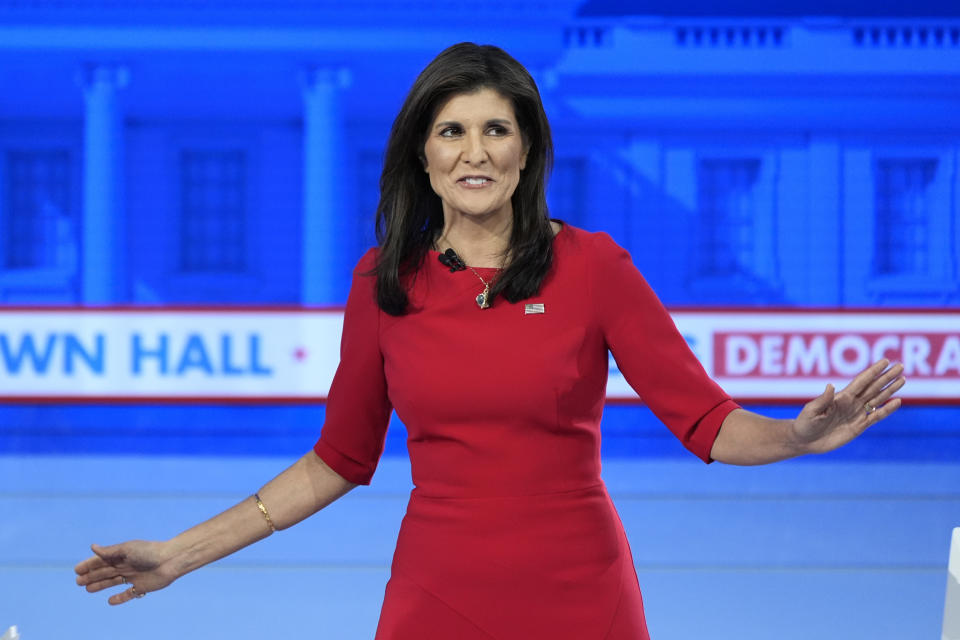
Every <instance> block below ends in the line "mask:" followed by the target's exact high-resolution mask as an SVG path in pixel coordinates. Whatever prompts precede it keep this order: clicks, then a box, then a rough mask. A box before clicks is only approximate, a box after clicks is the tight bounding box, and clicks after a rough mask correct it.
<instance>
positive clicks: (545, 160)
mask: <svg viewBox="0 0 960 640" xmlns="http://www.w3.org/2000/svg"><path fill="white" fill-rule="evenodd" d="M483 88H489V89H494V90H496V91H497V92H499V93H500V94H502V95H503V96H504V97H506V98H508V99H509V100H510V101H511V102H512V103H513V110H514V113H515V115H516V118H517V126H518V127H519V128H520V132H521V134H522V136H523V140H524V142H525V143H526V144H527V145H528V148H529V149H528V152H527V162H526V167H525V168H524V169H523V170H522V171H521V172H520V182H519V183H518V184H517V188H516V190H515V191H514V193H513V197H512V198H511V203H512V204H513V230H512V232H511V235H510V243H509V245H508V247H507V255H508V256H509V258H510V261H509V263H508V264H507V266H506V268H505V269H504V271H503V272H502V273H501V274H500V277H499V278H497V280H496V283H495V284H494V286H493V287H492V289H491V292H490V293H491V298H496V297H497V296H498V295H500V294H503V297H504V298H506V299H507V300H509V301H510V302H517V301H519V300H523V299H525V298H529V297H530V296H533V295H535V294H536V293H537V291H539V289H540V285H541V284H542V283H543V279H544V278H545V277H546V275H547V271H549V269H550V263H551V261H552V260H553V243H552V240H553V230H552V229H551V227H550V219H549V217H548V213H547V200H546V194H545V182H546V176H547V175H548V174H549V172H550V168H551V166H552V164H553V142H552V141H551V138H550V124H549V123H548V122H547V115H546V113H544V110H543V103H542V102H541V101H540V92H539V91H537V85H536V83H535V82H534V81H533V78H532V77H531V76H530V74H529V73H528V72H527V70H526V69H524V68H523V65H521V64H520V63H519V62H517V61H516V60H514V59H513V58H512V57H511V56H510V55H509V54H507V53H506V52H505V51H503V50H502V49H500V48H498V47H494V46H491V45H476V44H473V43H472V42H462V43H460V44H455V45H453V46H452V47H449V48H448V49H445V50H444V51H443V52H441V53H440V55H438V56H437V57H436V58H434V59H433V61H432V62H430V64H428V65H427V67H426V68H425V69H424V70H423V71H422V72H421V73H420V75H419V76H418V77H417V79H416V81H415V82H414V83H413V87H412V88H411V89H410V93H408V94H407V98H406V100H405V101H404V103H403V107H402V108H401V109H400V113H399V114H398V115H397V118H396V120H394V122H393V128H392V129H391V131H390V139H389V141H388V142H387V149H386V153H385V154H384V160H383V173H382V174H381V176H380V203H379V204H378V205H377V241H378V243H379V245H380V251H379V257H378V260H377V266H376V268H375V270H374V272H375V273H376V276H377V303H378V304H379V305H380V308H381V309H383V310H384V311H386V312H387V313H389V314H390V315H395V316H399V315H403V314H404V313H406V311H407V306H408V303H409V299H408V297H407V287H408V286H410V284H411V283H412V280H413V279H414V278H415V277H416V272H417V270H418V269H420V267H421V266H422V264H423V261H424V259H425V258H426V256H427V252H428V251H429V249H430V247H431V246H432V245H433V241H434V238H435V236H436V234H437V233H438V232H439V231H440V230H441V229H442V228H443V207H442V204H441V201H440V197H439V196H437V194H436V193H434V191H433V189H432V188H431V186H430V178H429V176H428V175H427V174H426V173H425V172H424V170H423V160H422V158H423V155H424V144H425V143H426V138H427V132H428V130H429V128H430V125H431V124H432V123H433V119H434V118H435V117H436V114H437V112H438V110H439V109H440V108H441V107H442V105H443V104H445V103H446V101H447V100H449V99H450V98H452V97H453V96H454V95H457V94H462V93H472V92H474V91H477V90H479V89H483Z"/></svg>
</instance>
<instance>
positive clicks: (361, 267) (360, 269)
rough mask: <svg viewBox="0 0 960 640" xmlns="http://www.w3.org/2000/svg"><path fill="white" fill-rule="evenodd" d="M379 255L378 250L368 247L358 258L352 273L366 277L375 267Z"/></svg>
mask: <svg viewBox="0 0 960 640" xmlns="http://www.w3.org/2000/svg"><path fill="white" fill-rule="evenodd" d="M379 255H380V249H379V248H378V247H370V248H369V249H367V250H366V252H364V254H363V255H362V256H360V260H358V261H357V264H356V266H355V267H354V268H353V272H354V273H357V274H361V275H367V274H369V273H370V272H371V271H373V270H374V269H376V267H377V256H379Z"/></svg>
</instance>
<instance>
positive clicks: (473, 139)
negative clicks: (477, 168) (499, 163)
mask: <svg viewBox="0 0 960 640" xmlns="http://www.w3.org/2000/svg"><path fill="white" fill-rule="evenodd" d="M484 142H485V141H484V139H483V134H482V133H480V132H478V131H473V132H471V133H468V134H467V135H465V136H464V137H463V152H462V153H463V160H464V161H465V162H467V163H468V164H471V165H478V164H483V163H484V162H486V161H487V147H486V145H485V143H484Z"/></svg>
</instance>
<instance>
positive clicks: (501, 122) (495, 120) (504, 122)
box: [433, 118, 513, 129]
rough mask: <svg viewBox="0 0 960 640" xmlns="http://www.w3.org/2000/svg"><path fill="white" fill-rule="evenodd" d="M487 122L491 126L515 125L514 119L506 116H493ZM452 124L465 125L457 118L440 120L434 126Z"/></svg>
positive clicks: (436, 127) (437, 127) (438, 127)
mask: <svg viewBox="0 0 960 640" xmlns="http://www.w3.org/2000/svg"><path fill="white" fill-rule="evenodd" d="M485 124H486V125H487V126H489V125H491V124H499V125H506V126H513V121H512V120H507V119H506V118H491V119H490V120H487V122H486V123H485ZM450 126H457V127H461V126H463V125H462V124H460V123H459V122H457V121H456V120H444V121H443V122H438V123H437V124H436V125H434V127H433V128H434V129H440V128H441V127H450Z"/></svg>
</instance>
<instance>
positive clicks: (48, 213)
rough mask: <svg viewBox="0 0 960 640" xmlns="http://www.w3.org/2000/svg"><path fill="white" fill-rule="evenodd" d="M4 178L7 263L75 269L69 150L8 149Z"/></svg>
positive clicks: (18, 266) (16, 266)
mask: <svg viewBox="0 0 960 640" xmlns="http://www.w3.org/2000/svg"><path fill="white" fill-rule="evenodd" d="M4 182H5V183H6V184H5V185H4V193H5V194H6V197H5V198H4V199H5V201H6V202H5V206H4V207H3V208H4V210H5V211H6V216H4V220H3V227H4V229H3V231H4V233H3V236H2V237H3V263H4V264H3V266H4V267H5V268H7V269H45V268H57V267H70V266H71V262H73V258H74V256H75V255H76V238H75V233H74V215H73V212H72V211H71V207H70V186H71V185H70V153H69V152H68V151H66V150H38V151H34V150H30V151H8V152H7V155H6V171H5V181H4Z"/></svg>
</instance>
